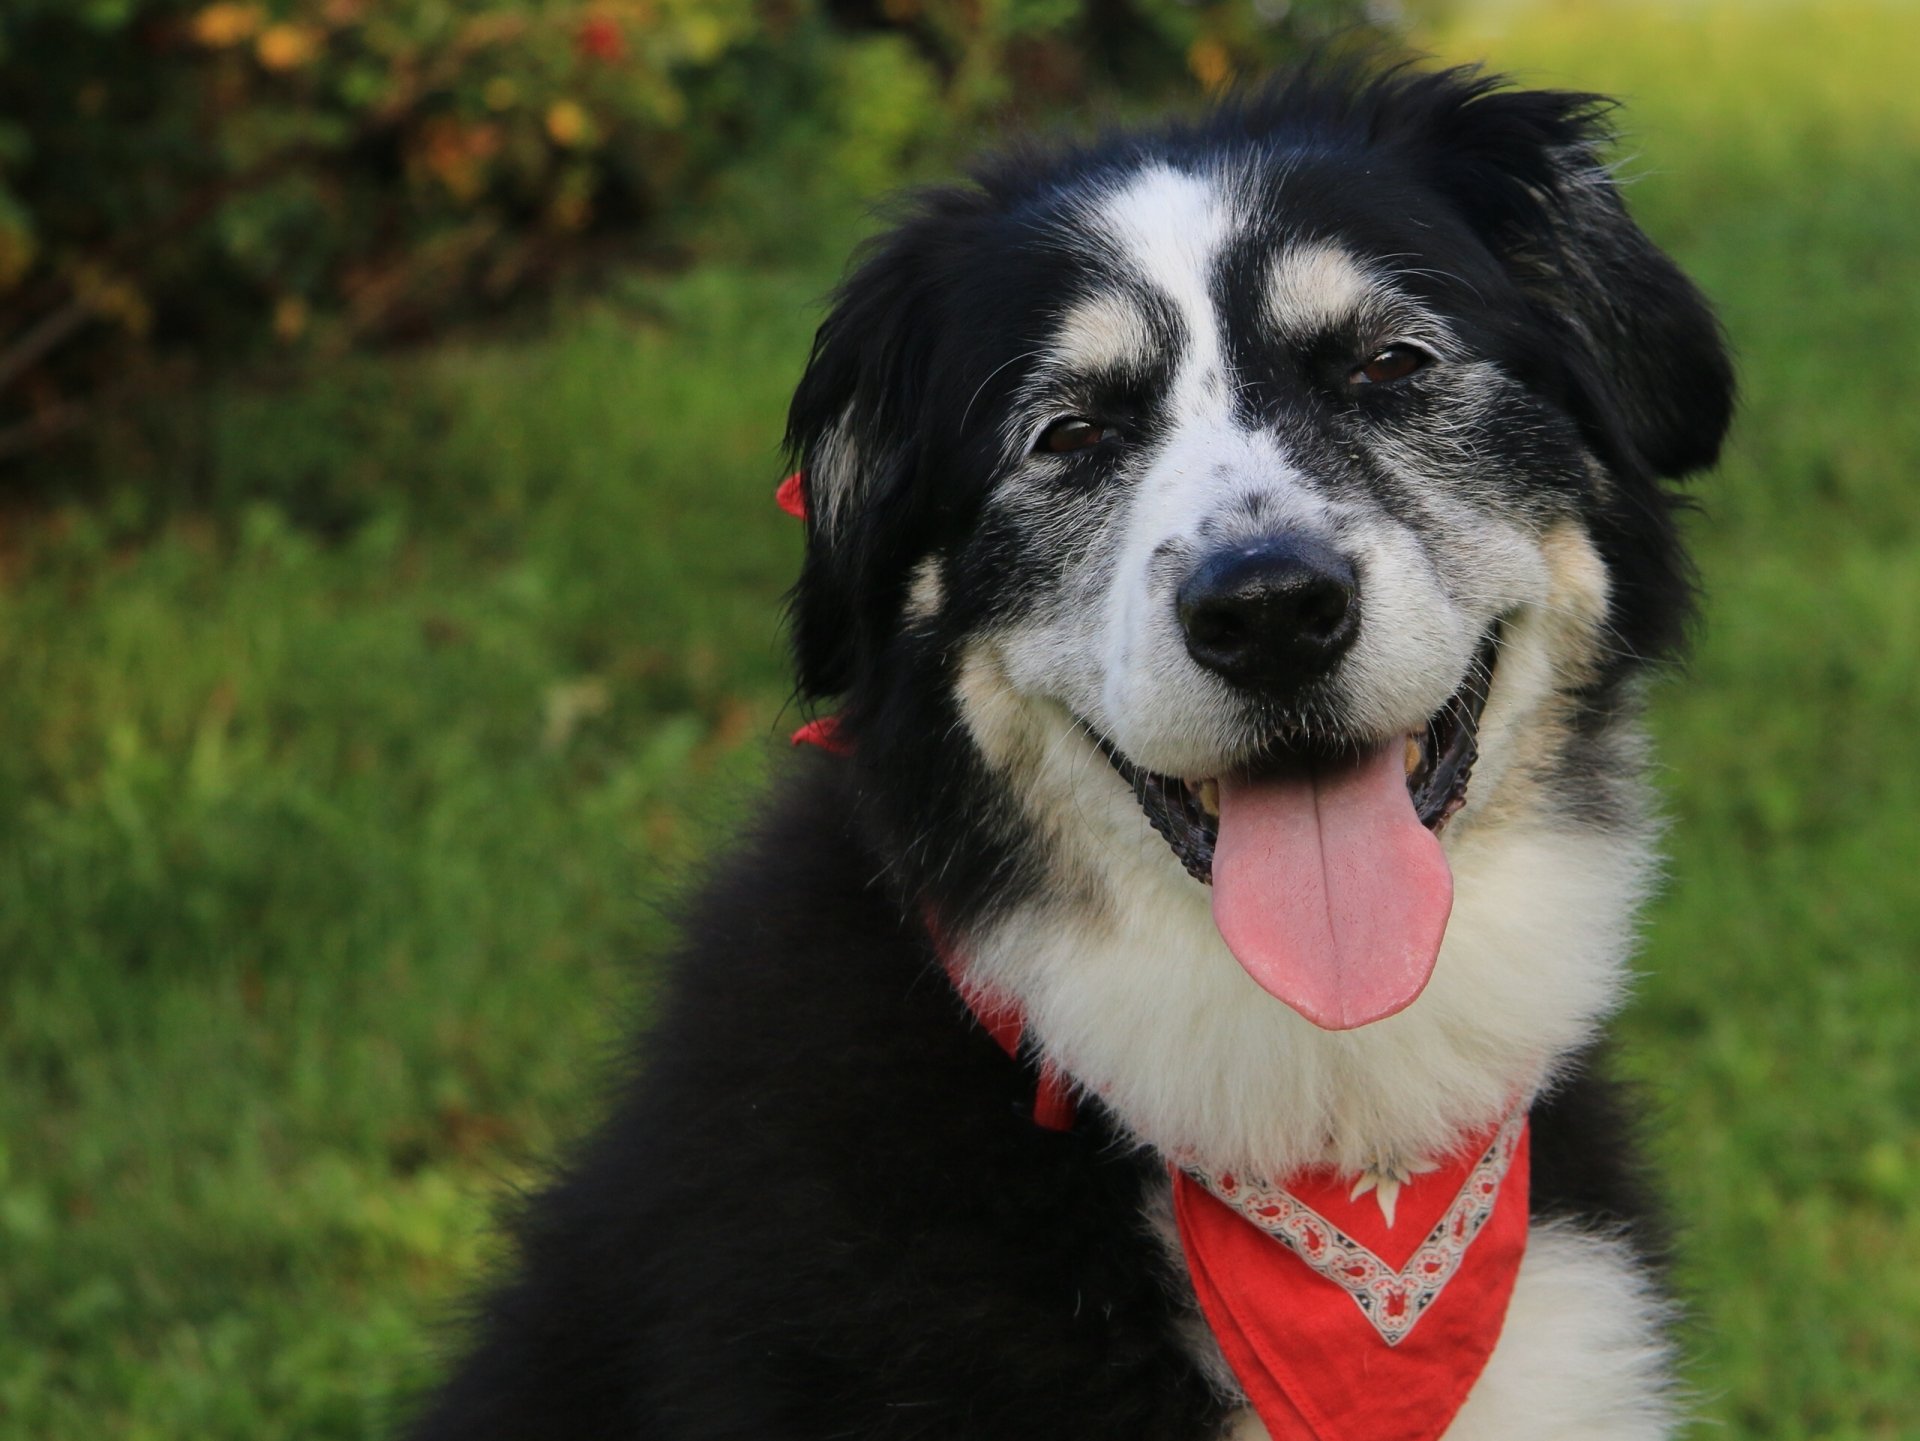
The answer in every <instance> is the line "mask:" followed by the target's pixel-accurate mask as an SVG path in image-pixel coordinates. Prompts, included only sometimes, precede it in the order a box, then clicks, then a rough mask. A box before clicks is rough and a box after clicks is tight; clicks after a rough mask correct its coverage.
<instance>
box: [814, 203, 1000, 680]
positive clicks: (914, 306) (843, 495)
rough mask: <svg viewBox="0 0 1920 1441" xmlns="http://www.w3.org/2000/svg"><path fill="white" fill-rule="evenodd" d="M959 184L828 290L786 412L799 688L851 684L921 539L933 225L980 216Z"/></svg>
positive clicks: (934, 269) (936, 243)
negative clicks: (799, 516) (796, 506)
mask: <svg viewBox="0 0 1920 1441" xmlns="http://www.w3.org/2000/svg"><path fill="white" fill-rule="evenodd" d="M977 207H978V200H977V197H975V196H974V195H972V194H971V193H969V192H967V191H965V190H962V189H959V188H954V189H947V190H936V191H930V192H927V193H924V194H922V195H920V196H917V197H915V198H914V200H913V202H912V208H911V211H910V213H909V215H908V218H907V219H906V220H904V221H903V222H902V223H901V224H899V225H898V226H896V227H895V228H894V229H893V230H892V231H890V232H888V233H887V234H885V235H883V236H882V237H880V238H879V240H878V241H877V242H875V243H874V244H873V245H872V246H871V247H870V248H869V250H868V251H867V253H866V255H865V256H864V258H863V259H862V260H861V262H860V263H859V265H858V266H857V267H856V268H855V269H854V271H853V272H852V274H851V275H850V276H849V277H848V278H847V280H846V281H845V282H844V283H843V284H842V285H841V287H840V289H839V291H838V292H837V293H836V294H835V296H834V300H833V304H832V307H831V309H830V310H829V312H828V315H827V318H826V320H825V321H824V322H823V323H822V324H821V326H820V329H819V331H818V332H817V333H816V334H815V336H814V341H813V353H812V355H811V356H810V358H809V359H808V362H807V369H806V373H805V375H803V376H802V378H801V381H800V384H799V387H798V388H797V389H796V391H795V392H794V397H793V404H792V407H791V409H790V410H789V411H788V415H787V441H786V443H787V449H788V451H789V453H790V455H791V456H792V459H793V462H794V463H795V465H796V466H797V467H798V468H799V470H800V471H801V472H802V474H803V476H804V481H803V490H804V495H805V498H806V509H807V554H806V560H805V562H804V563H803V564H802V566H801V571H800V579H799V582H798V583H797V584H796V585H795V587H794V590H793V593H792V595H791V597H790V598H789V612H790V616H791V621H792V634H793V648H794V657H795V661H796V664H797V668H798V673H799V682H800V690H801V692H802V694H804V695H806V696H808V697H815V698H817V697H823V696H829V695H835V694H840V693H843V692H846V691H849V690H850V689H853V688H854V687H855V684H856V682H857V680H858V679H859V677H860V676H862V675H863V674H866V673H867V671H868V669H869V667H870V665H871V664H872V663H873V661H874V660H875V658H876V655H877V649H878V648H879V647H880V646H881V645H882V644H883V643H884V641H883V638H884V637H885V636H886V635H887V634H889V633H890V630H891V622H892V620H893V618H894V617H895V616H896V615H897V612H898V607H899V600H900V595H901V593H902V591H903V588H904V583H905V576H906V573H907V571H908V569H909V568H910V567H911V564H912V562H913V560H914V559H915V558H916V556H917V555H918V554H919V553H920V552H921V550H922V549H923V548H924V545H925V543H926V540H925V536H926V531H927V529H928V512H929V506H930V500H929V497H928V494H927V487H926V486H925V485H924V484H921V483H917V482H920V481H921V479H922V477H921V475H920V472H921V470H922V467H923V462H924V457H925V455H926V453H927V450H928V443H927V433H928V430H929V428H930V427H931V426H934V425H936V424H937V423H938V417H935V416H932V415H930V414H929V413H928V410H929V406H930V404H931V401H930V399H929V395H928V392H929V388H930V387H929V383H928V382H929V376H930V375H931V373H932V371H933V366H934V357H933V348H934V345H935V337H936V336H937V334H938V333H939V331H940V325H939V323H938V320H939V315H940V311H941V301H940V299H939V296H938V294H937V289H938V277H939V275H940V274H941V272H942V266H941V264H940V259H941V257H940V254H939V253H938V251H939V249H940V246H941V244H942V241H941V239H940V237H941V235H942V233H943V231H942V226H943V224H944V225H945V226H946V227H947V229H946V231H945V233H946V234H948V235H951V234H952V233H954V231H955V229H956V228H957V227H956V225H955V222H960V223H962V224H963V223H964V221H965V218H966V217H967V215H969V214H971V213H973V212H974V211H975V210H977Z"/></svg>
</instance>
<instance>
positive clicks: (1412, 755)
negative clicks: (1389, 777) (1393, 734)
mask: <svg viewBox="0 0 1920 1441" xmlns="http://www.w3.org/2000/svg"><path fill="white" fill-rule="evenodd" d="M1419 769H1420V742H1419V741H1418V740H1417V739H1416V738H1415V737H1413V736H1408V737H1407V774H1408V775H1412V774H1413V773H1414V772H1415V771H1417V770H1419Z"/></svg>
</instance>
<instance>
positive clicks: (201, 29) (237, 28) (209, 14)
mask: <svg viewBox="0 0 1920 1441" xmlns="http://www.w3.org/2000/svg"><path fill="white" fill-rule="evenodd" d="M263 18H264V17H263V15H262V13H261V9H260V7H259V6H258V5H236V4H227V3H221V4H218V5H208V6H206V7H205V8H204V9H202V10H201V11H200V12H199V13H198V14H196V15H195V16H194V17H193V24H192V27H191V28H192V31H193V38H194V39H195V40H198V41H199V42H200V43H201V44H202V45H205V46H208V47H209V48H212V49H221V48H224V47H225V46H228V45H238V44H239V43H240V42H241V41H242V40H245V39H246V38H247V37H248V36H249V35H251V34H253V32H254V31H256V30H258V29H259V28H260V21H261V20H262V19H263Z"/></svg>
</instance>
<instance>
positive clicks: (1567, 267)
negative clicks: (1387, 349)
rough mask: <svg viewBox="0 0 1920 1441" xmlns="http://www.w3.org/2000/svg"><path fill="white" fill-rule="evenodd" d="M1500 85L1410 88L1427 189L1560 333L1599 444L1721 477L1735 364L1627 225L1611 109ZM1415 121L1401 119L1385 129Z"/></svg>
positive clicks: (1459, 75) (1706, 318)
mask: <svg viewBox="0 0 1920 1441" xmlns="http://www.w3.org/2000/svg"><path fill="white" fill-rule="evenodd" d="M1502 86H1503V82H1502V81H1501V80H1500V79H1498V78H1497V77H1492V76H1486V75H1480V74H1476V73H1474V72H1471V71H1458V70H1455V71H1447V72H1442V73H1440V74H1430V75H1424V76H1420V77H1419V78H1418V79H1417V80H1414V81H1412V82H1411V83H1410V85H1409V87H1408V88H1409V91H1410V92H1412V93H1413V94H1416V95H1418V96H1419V98H1420V99H1421V100H1423V101H1424V102H1425V103H1424V104H1416V105H1415V106H1413V107H1412V110H1413V111H1414V112H1416V114H1417V112H1424V115H1423V116H1419V117H1418V118H1420V119H1423V120H1424V122H1425V123H1424V124H1422V125H1421V126H1420V129H1421V131H1422V132H1423V137H1424V141H1423V140H1422V139H1416V137H1415V135H1414V134H1412V133H1404V134H1402V135H1401V136H1398V137H1394V138H1397V139H1399V140H1400V141H1401V142H1402V143H1407V144H1417V145H1421V147H1422V149H1423V150H1424V151H1425V157H1424V158H1425V160H1426V162H1427V163H1426V166H1425V167H1424V168H1426V169H1427V173H1428V175H1429V177H1430V178H1431V180H1432V181H1433V182H1434V183H1437V184H1438V185H1439V187H1440V188H1441V189H1442V190H1443V191H1445V192H1447V193H1449V194H1451V195H1452V196H1453V198H1454V199H1455V200H1456V202H1457V203H1458V204H1459V207H1460V210H1461V213H1462V214H1463V215H1465V216H1466V217H1467V219H1468V221H1469V223H1470V224H1473V225H1475V226H1476V227H1477V228H1479V229H1480V231H1481V233H1482V236H1483V238H1484V239H1485V240H1486V241H1487V243H1488V244H1489V245H1490V246H1492V248H1493V249H1494V251H1495V253H1496V254H1498V255H1499V256H1500V257H1501V259H1502V260H1503V261H1504V262H1505V263H1506V265H1507V267H1508V270H1509V273H1510V274H1512V275H1513V276H1514V278H1515V279H1516V280H1517V281H1518V282H1519V284H1520V285H1521V287H1522V288H1523V289H1524V290H1525V291H1526V292H1527V293H1528V294H1529V295H1530V296H1531V297H1532V298H1533V299H1534V301H1535V303H1536V304H1537V305H1539V307H1540V308H1541V310H1542V311H1543V312H1544V313H1545V314H1546V315H1547V316H1548V317H1549V318H1550V319H1552V320H1553V321H1555V322H1556V323H1557V324H1558V325H1559V326H1560V327H1561V328H1562V329H1563V331H1564V333H1565V334H1566V336H1567V337H1568V339H1569V340H1570V341H1571V353H1570V356H1569V366H1568V370H1569V374H1568V377H1567V378H1568V381H1569V384H1570V387H1571V389H1572V391H1573V400H1574V403H1575V405H1576V408H1577V409H1578V410H1579V411H1580V412H1581V414H1580V418H1581V420H1582V421H1583V423H1585V424H1586V425H1587V427H1588V429H1589V431H1590V432H1592V433H1594V435H1595V438H1596V439H1597V440H1600V441H1601V442H1602V444H1603V446H1604V447H1605V448H1606V449H1608V450H1617V449H1618V448H1619V447H1620V446H1621V445H1625V446H1627V447H1630V448H1631V451H1632V457H1631V458H1632V459H1634V460H1637V461H1638V462H1639V463H1640V464H1641V465H1643V466H1645V468H1646V469H1647V470H1650V471H1651V472H1653V473H1654V474H1656V475H1664V476H1681V475H1685V474H1687V473H1689V472H1691V471H1695V470H1701V469H1704V468H1705V467H1707V466H1710V465H1712V464H1713V462H1714V460H1715V459H1716V457H1717V456H1718V455H1719V452H1720V443H1721V441H1722V439H1723V438H1724V436H1725V434H1726V430H1727V425H1728V422H1729V421H1730V420H1731V418H1732V411H1733V367H1732V363H1731V361H1730V359H1729V357H1728V354H1727V348H1726V344H1725V340H1724V337H1723V336H1722V334H1721V331H1720V327H1719V324H1718V323H1717V322H1716V321H1715V319H1714V316H1713V312H1712V311H1711V310H1710V309H1709V308H1708V306H1707V302H1706V301H1705V299H1704V298H1703V297H1702V296H1701V294H1700V292H1699V291H1698V290H1696V289H1695V288H1694V286H1693V284H1692V282H1691V281H1689V280H1688V279H1687V278H1686V276H1685V275H1683V274H1682V273H1681V272H1680V269H1679V267H1678V266H1676V265H1675V264H1674V263H1673V262H1672V261H1671V260H1669V259H1668V258H1667V257H1666V256H1665V255H1664V254H1662V253H1661V251H1660V250H1659V249H1658V248H1657V247H1656V246H1655V245H1654V244H1653V242H1652V241H1651V240H1649V239H1648V238H1647V237H1646V235H1645V234H1644V233H1643V232H1642V231H1641V230H1640V228H1639V226H1637V225H1636V224H1635V223H1634V222H1633V219H1632V217H1630V216H1629V215H1628V214H1627V209H1626V206H1625V205H1624V204H1622V202H1621V199H1620V193H1619V190H1618V188H1617V187H1616V185H1615V183H1614V180H1613V177H1612V175H1611V173H1610V172H1609V171H1608V169H1607V167H1606V165H1605V164H1604V163H1603V162H1602V160H1601V159H1600V152H1601V150H1602V149H1603V148H1604V147H1605V146H1606V145H1608V144H1609V143H1610V142H1611V140H1612V134H1611V131H1610V130H1609V128H1608V125H1607V116H1608V113H1609V111H1610V109H1611V105H1610V103H1609V102H1608V101H1606V100H1604V99H1602V98H1601V97H1599V96H1594V95H1579V94H1569V93H1566V92H1561V91H1547V90H1509V89H1504V88H1502ZM1422 92H1424V93H1422ZM1416 114H1408V113H1407V112H1406V111H1400V112H1398V114H1397V115H1396V114H1395V113H1394V112H1393V111H1392V110H1390V111H1389V112H1388V116H1389V119H1388V123H1389V124H1392V123H1393V121H1394V120H1395V119H1397V120H1398V121H1399V123H1400V124H1401V125H1403V126H1408V125H1409V124H1410V123H1411V122H1414V121H1415V120H1416ZM1380 138H1383V139H1385V138H1388V137H1385V136H1382V137H1380ZM1609 458H1610V459H1613V460H1615V461H1616V462H1618V461H1619V460H1622V459H1626V458H1627V457H1624V456H1620V455H1617V454H1615V455H1612V456H1610V457H1609Z"/></svg>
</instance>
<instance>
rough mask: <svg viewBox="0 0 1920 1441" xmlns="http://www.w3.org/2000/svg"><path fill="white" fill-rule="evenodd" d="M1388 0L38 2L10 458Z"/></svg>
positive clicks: (23, 19)
mask: <svg viewBox="0 0 1920 1441" xmlns="http://www.w3.org/2000/svg"><path fill="white" fill-rule="evenodd" d="M1361 9H1362V7H1361V5H1360V3H1359V0H1299V3H1293V4H1289V3H1288V0H1251V3H1246V0H1219V3H1188V0H519V3H512V0H377V3H376V0H278V3H259V0H215V3H198V4H189V3H181V0H145V3H142V0H11V4H10V5H9V6H8V8H7V13H6V15H5V17H4V18H0V337H4V338H0V458H3V457H4V455H5V454H7V453H8V452H9V451H14V450H18V449H22V448H25V447H27V446H30V445H32V444H34V443H36V442H37V441H38V440H40V439H43V438H44V437H45V436H47V435H49V434H51V433H55V432H58V431H59V430H61V429H64V428H69V427H71V426H72V425H74V424H76V423H78V422H79V421H80V420H81V419H82V418H83V416H84V415H85V409H84V405H85V403H86V402H87V401H88V400H89V398H94V399H97V398H100V397H102V396H108V397H111V396H113V395H115V394H117V393H119V392H122V391H125V390H129V389H131V390H136V391H137V390H140V389H142V388H147V387H150V386H151V385H152V384H153V383H154V382H156V381H164V380H165V379H166V378H167V377H168V376H169V375H170V374H172V373H173V371H174V370H176V369H177V368H178V366H179V363H180V362H181V360H182V358H183V357H189V356H190V357H194V358H197V359H199V360H203V361H204V360H207V359H223V358H232V357H247V356H254V355H258V354H260V353H262V352H263V351H265V352H270V351H271V350H272V349H273V348H274V347H276V346H277V347H280V348H283V349H294V350H318V351H320V352H321V353H327V352H332V351H337V350H340V349H344V348H348V347H352V346H354V345H357V344H361V343H366V342H390V341H396V340H408V339H416V338H420V337H423V336H426V335H428V334H431V333H434V332H435V331H437V330H438V329H439V328H440V327H442V326H443V325H444V324H445V323H446V322H447V321H449V320H451V319H457V318H462V317H468V316H472V315H475V314H480V313H486V312H490V311H496V310H498V309H499V308H501V307H502V306H504V305H506V304H507V303H509V302H511V301H513V300H516V299H518V298H520V297H523V296H525V295H528V294H530V293H538V292H541V291H544V290H546V289H548V288H550V287H551V286H552V285H553V284H554V283H555V281H556V280H559V279H561V278H563V277H568V276H573V275H580V274H582V273H583V272H591V271H594V270H597V269H599V268H601V267H603V266H604V265H606V264H607V263H608V262H611V261H616V260H617V261H622V262H631V261H633V260H636V259H639V260H644V261H650V262H653V263H655V264H660V263H667V262H671V261H675V260H678V259H682V258H685V257H686V256H687V255H689V254H690V253H693V252H697V251H700V250H709V251H710V250H712V249H715V248H721V249H726V248H731V249H733V250H736V251H738V250H741V249H752V248H754V247H762V248H764V247H765V246H766V245H767V244H769V243H770V242H769V241H768V239H767V238H766V237H774V239H773V241H772V242H771V243H773V244H776V245H777V244H779V243H780V242H779V239H778V237H780V236H781V235H782V233H783V232H790V231H791V229H792V227H791V226H790V225H783V224H782V223H781V221H782V218H783V217H790V216H792V215H794V214H797V213H801V212H802V211H806V212H810V213H815V214H817V213H818V212H819V210H820V209H821V207H822V206H828V207H831V206H833V205H834V204H836V203H838V204H844V203H845V202H846V201H847V200H848V199H849V198H850V197H853V196H856V195H862V194H871V193H872V192H873V191H876V190H879V189H882V188H884V187H885V186H887V185H889V184H891V183H894V182H895V181H897V180H898V179H899V178H900V177H901V176H902V175H903V174H905V173H907V172H908V170H909V169H910V168H911V166H912V165H913V164H914V162H915V161H916V159H919V158H923V157H930V156H937V155H940V154H944V153H945V152H946V151H949V150H951V149H952V148H955V146H956V145H964V144H965V143H967V137H970V136H973V135H975V134H977V133H978V127H980V126H981V125H983V124H987V123H991V122H992V121H994V120H995V119H996V118H998V117H1001V116H1004V115H1005V114H1007V113H1008V112H1018V113H1020V114H1023V115H1029V116H1031V115H1036V114H1045V113H1049V112H1051V111H1054V110H1056V109H1058V108H1059V107H1060V106H1061V105H1063V104H1064V103H1069V102H1072V103H1076V104H1078V103H1084V102H1086V101H1089V100H1095V101H1098V100H1100V99H1102V98H1104V97H1109V96H1113V95H1115V94H1116V93H1125V94H1126V95H1129V96H1134V97H1139V98H1152V97H1156V96H1159V95H1163V94H1165V93H1166V92H1167V91H1168V90H1169V89H1170V88H1172V87H1174V86H1177V85H1186V86H1191V84H1192V83H1193V81H1195V80H1197V81H1199V82H1200V83H1201V84H1203V85H1206V86H1214V87H1217V86H1220V85H1223V84H1225V83H1227V82H1228V81H1230V80H1231V79H1232V78H1233V76H1234V75H1235V74H1237V73H1239V72H1241V71H1243V70H1246V69H1249V68H1254V67H1260V66H1265V65H1267V64H1269V63H1271V62H1272V61H1273V60H1274V59H1276V58H1277V57H1278V56H1280V55H1281V54H1282V53H1284V52H1285V51H1286V50H1287V49H1288V48H1289V47H1292V46H1294V45H1296V44H1297V43H1298V42H1299V41H1301V40H1302V39H1303V38H1305V37H1307V36H1310V35H1315V34H1319V33H1322V32H1325V31H1328V30H1330V29H1332V28H1333V27H1336V26H1343V25H1347V24H1349V23H1351V22H1354V21H1356V20H1357V19H1358V18H1359V17H1360V15H1361Z"/></svg>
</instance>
